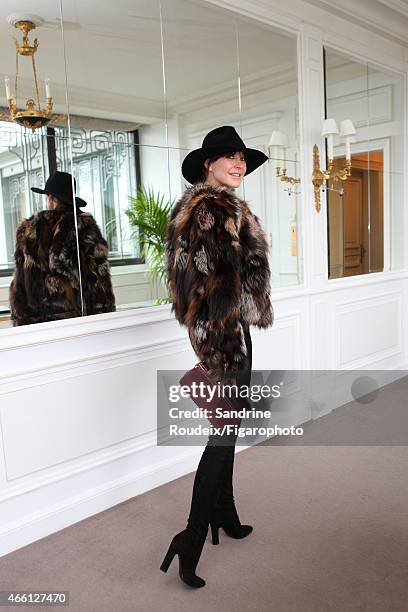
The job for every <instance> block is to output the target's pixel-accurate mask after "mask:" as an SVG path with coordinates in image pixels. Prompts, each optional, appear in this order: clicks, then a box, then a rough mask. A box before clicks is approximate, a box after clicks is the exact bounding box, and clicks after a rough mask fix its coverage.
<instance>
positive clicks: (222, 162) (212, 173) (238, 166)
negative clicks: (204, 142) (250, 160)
mask: <svg viewBox="0 0 408 612" xmlns="http://www.w3.org/2000/svg"><path fill="white" fill-rule="evenodd" d="M204 165H205V167H206V168H207V183H209V184H210V185H215V186H217V187H233V188H234V189H236V188H238V187H239V186H240V185H241V183H242V179H243V178H244V175H245V172H246V161H245V155H244V153H242V152H241V151H237V152H236V153H226V154H225V155H223V156H222V157H219V158H218V159H216V160H215V161H213V162H210V161H209V160H208V159H207V160H206V161H205V162H204Z"/></svg>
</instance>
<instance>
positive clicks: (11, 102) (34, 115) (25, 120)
mask: <svg viewBox="0 0 408 612" xmlns="http://www.w3.org/2000/svg"><path fill="white" fill-rule="evenodd" d="M8 22H9V23H10V24H11V25H13V26H14V27H15V28H17V29H18V30H20V31H21V33H22V36H23V38H22V42H21V43H19V42H18V40H17V39H16V38H14V43H15V45H16V76H15V85H14V94H12V93H11V88H10V79H9V78H8V76H6V77H5V79H4V84H5V87H6V97H7V103H8V107H9V111H10V112H9V114H8V115H6V114H4V113H1V114H0V118H1V119H3V120H5V121H14V122H15V123H18V124H19V125H22V126H23V127H25V128H27V129H31V130H32V131H33V132H34V131H35V130H37V129H38V128H40V127H43V126H45V125H47V124H48V123H49V122H50V121H51V120H52V119H54V120H55V119H65V115H54V114H53V112H52V109H53V103H52V97H51V88H50V80H49V79H45V81H44V85H45V95H46V98H47V105H46V107H45V108H41V104H40V94H39V90H38V80H37V67H36V64H35V53H36V51H37V49H38V40H37V38H35V39H34V41H33V42H32V44H31V42H30V40H29V33H30V32H31V30H34V29H35V28H36V27H37V26H38V25H41V24H42V23H44V21H43V19H41V17H38V16H37V15H10V16H9V17H8ZM20 55H21V56H23V57H31V65H32V70H33V74H34V82H35V95H33V97H31V98H28V100H27V101H26V108H25V109H24V110H22V109H19V108H18V106H17V85H18V59H19V56H20ZM34 98H35V99H34Z"/></svg>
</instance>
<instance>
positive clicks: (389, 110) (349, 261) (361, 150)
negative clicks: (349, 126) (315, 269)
mask: <svg viewBox="0 0 408 612" xmlns="http://www.w3.org/2000/svg"><path fill="white" fill-rule="evenodd" d="M325 75H326V108H327V117H330V118H334V119H335V120H336V122H337V124H338V125H340V123H341V121H343V120H344V119H351V120H352V121H353V123H354V125H355V127H356V130H357V134H356V136H354V138H353V139H352V144H351V161H352V169H351V176H350V177H349V178H348V179H347V180H346V181H344V182H343V183H341V182H339V181H337V182H333V181H330V182H329V188H328V191H327V205H328V207H327V208H328V238H329V278H339V277H343V276H354V275H359V274H368V273H371V272H382V271H384V270H389V269H397V268H399V267H401V266H402V261H403V249H404V245H403V242H402V232H400V231H398V226H400V227H401V224H402V222H403V172H402V168H403V163H404V147H403V133H404V130H403V116H404V110H403V109H404V100H405V94H404V80H403V77H402V76H400V75H398V74H395V73H391V72H384V71H382V70H378V69H376V68H374V67H372V66H368V65H367V64H364V63H360V62H357V61H355V60H353V59H351V58H349V57H348V56H345V55H342V54H340V53H337V52H335V51H333V50H331V49H325ZM335 145H336V146H335V147H334V163H335V169H340V168H343V167H344V164H345V147H344V143H343V142H341V140H340V139H339V140H338V142H337V143H335ZM391 211H392V214H391Z"/></svg>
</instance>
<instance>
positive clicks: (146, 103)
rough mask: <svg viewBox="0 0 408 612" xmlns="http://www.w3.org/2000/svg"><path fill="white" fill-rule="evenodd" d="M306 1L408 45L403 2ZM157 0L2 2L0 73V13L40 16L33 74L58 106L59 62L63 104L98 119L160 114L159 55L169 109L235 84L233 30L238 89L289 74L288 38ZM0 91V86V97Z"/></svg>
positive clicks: (191, 4) (8, 51) (8, 34)
mask: <svg viewBox="0 0 408 612" xmlns="http://www.w3.org/2000/svg"><path fill="white" fill-rule="evenodd" d="M307 1H308V2H309V3H310V4H313V5H315V6H319V7H321V8H324V9H325V10H327V11H329V12H330V13H332V14H336V15H341V16H345V17H348V18H350V17H352V18H353V19H354V21H355V22H356V23H360V24H362V25H364V26H365V27H367V28H370V29H372V30H373V31H378V32H381V33H382V35H385V36H388V37H389V38H392V39H393V40H398V41H399V42H402V43H403V44H406V45H408V0H341V2H339V1H338V0H307ZM161 5H162V21H161V20H160V9H159V6H160V5H159V2H158V1H157V0H114V1H112V0H62V1H61V3H60V0H36V2H35V4H34V3H33V2H32V0H1V3H0V41H1V42H0V50H1V55H0V57H1V61H0V78H1V73H3V74H7V73H8V74H9V75H10V76H13V75H14V73H15V48H14V43H13V41H12V37H13V36H14V35H15V34H16V31H15V30H14V28H12V27H11V26H10V25H9V24H8V23H7V20H6V18H7V16H8V15H10V14H12V13H16V12H23V13H24V12H29V13H32V12H35V13H36V14H38V15H39V16H41V17H42V18H43V19H44V20H45V23H44V25H43V26H41V27H40V28H38V30H37V32H36V35H37V36H38V39H39V42H40V46H39V50H38V53H37V63H38V74H39V78H40V79H43V78H44V77H45V76H48V77H49V78H50V79H51V82H52V86H53V93H54V99H55V101H56V103H57V107H58V108H57V110H59V111H62V112H64V108H63V107H64V100H65V62H66V63H67V66H68V89H69V99H70V103H71V110H72V109H73V110H74V111H76V112H80V113H82V114H86V113H87V112H89V111H90V110H94V111H95V113H96V111H97V110H98V109H99V110H98V112H99V116H114V115H115V112H116V114H117V117H116V118H119V116H120V117H123V118H127V119H129V120H131V119H135V118H137V119H138V120H139V121H146V122H148V121H155V120H157V119H158V118H163V117H164V113H165V109H164V88H163V85H164V82H163V57H162V52H163V53H164V66H165V85H166V99H167V103H168V109H170V110H171V109H172V108H185V107H186V105H187V104H189V103H190V102H191V101H193V100H194V99H195V100H197V99H200V96H201V95H206V96H208V95H211V93H212V92H214V95H218V94H219V93H220V92H221V91H224V90H225V91H227V90H228V91H229V92H233V91H237V75H238V64H237V38H236V36H237V32H238V48H239V59H240V74H241V77H242V85H243V91H244V92H245V86H246V83H248V84H249V86H250V85H251V83H254V82H256V79H258V81H259V82H261V80H262V81H264V82H265V83H268V82H269V81H271V82H273V80H274V79H275V78H277V79H279V78H281V75H282V74H283V73H284V74H285V75H286V79H288V78H292V77H293V80H294V81H295V80H296V44H295V39H294V38H292V37H290V36H287V35H285V34H283V33H282V32H281V31H274V30H271V29H270V28H267V27H264V26H263V25H262V24H260V23H258V22H254V21H251V20H249V19H247V20H245V19H243V18H242V19H241V18H238V17H236V16H234V15H232V14H231V13H228V12H226V11H224V10H221V9H219V8H216V7H214V6H212V5H209V4H207V3H205V2H203V0H161ZM34 6H35V9H34ZM61 8H62V12H61ZM61 16H62V19H63V25H64V27H63V32H62V31H61V27H60V21H61ZM161 29H162V31H163V49H162V40H161ZM63 36H64V40H65V47H64V44H63ZM64 51H65V57H64ZM20 65H21V75H22V77H23V79H22V93H23V94H24V93H25V91H24V85H25V87H26V91H31V89H32V83H31V82H30V80H26V81H24V77H26V79H30V78H31V72H30V62H29V60H28V59H27V58H21V59H20ZM288 74H289V77H288ZM2 90H3V88H2V86H1V85H0V95H1V99H2V100H3V104H4V102H5V97H4V93H3V91H2ZM1 99H0V103H1ZM78 109H79V111H78ZM107 109H110V111H111V114H110V115H107V114H105V111H106V110H107Z"/></svg>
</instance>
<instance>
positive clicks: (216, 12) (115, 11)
mask: <svg viewBox="0 0 408 612" xmlns="http://www.w3.org/2000/svg"><path fill="white" fill-rule="evenodd" d="M6 4H7V3H6ZM42 6H43V3H42V4H41V7H42ZM44 7H45V9H44V16H43V18H44V20H45V23H44V26H43V32H42V33H41V37H40V35H39V38H40V42H41V46H42V49H44V50H45V49H46V50H47V51H48V53H44V55H45V56H46V58H47V61H46V62H45V66H44V71H45V72H46V73H47V76H49V78H50V79H51V82H52V87H53V91H55V108H56V109H57V106H58V105H57V98H58V101H59V106H58V109H57V110H58V112H64V113H65V114H66V115H67V119H66V120H65V119H64V118H62V119H61V118H60V119H58V118H56V119H55V121H53V122H52V123H50V124H49V126H48V129H46V130H43V131H42V132H41V134H40V132H36V133H35V134H34V135H31V132H24V133H22V134H21V135H20V136H19V138H22V139H23V140H24V142H26V143H29V144H27V145H25V146H24V150H26V151H29V150H31V149H33V150H34V149H35V147H37V148H38V147H39V149H38V150H39V151H40V152H41V155H42V160H40V161H39V162H38V161H35V164H36V165H35V166H34V169H35V171H36V172H37V174H38V177H37V178H35V176H34V175H33V177H30V179H29V182H30V183H32V182H33V181H34V180H37V181H40V183H41V185H44V183H45V180H46V178H47V177H48V175H49V174H50V172H51V171H52V170H55V169H58V170H61V171H66V172H70V173H72V174H73V175H74V177H75V179H76V185H77V187H76V194H77V196H78V197H80V198H82V199H83V200H85V201H86V202H87V205H86V207H85V208H83V209H81V211H80V216H79V217H78V218H79V219H82V220H84V219H92V222H94V224H95V227H97V228H98V231H99V230H100V233H101V236H102V238H103V240H104V241H105V242H106V244H105V245H102V247H101V248H102V250H106V258H107V259H108V261H109V269H110V271H109V277H110V279H111V284H112V288H113V292H114V301H115V307H114V308H115V309H116V310H121V309H127V308H140V307H144V306H146V305H154V304H158V303H163V301H166V296H167V290H166V287H165V283H164V282H163V280H161V278H163V277H160V274H159V273H160V257H162V256H163V248H162V247H163V239H162V235H161V234H160V232H161V231H162V230H163V223H162V221H163V219H165V217H166V215H168V212H169V210H170V208H171V205H173V204H174V203H175V201H176V200H177V198H178V197H179V196H180V195H181V194H182V192H183V191H184V189H185V188H186V187H187V186H188V183H187V182H186V181H185V180H184V179H183V177H182V175H181V163H182V160H183V159H184V157H185V156H186V155H187V153H188V152H189V151H191V150H192V149H194V148H198V147H200V146H201V142H202V139H203V137H204V136H205V134H206V133H207V132H208V131H210V130H211V129H213V128H214V127H217V126H219V125H233V126H234V127H235V128H236V130H237V131H238V133H239V134H240V135H241V137H242V138H243V140H244V142H245V143H246V144H247V146H249V147H254V148H259V149H262V150H263V151H264V152H265V153H267V154H268V156H269V157H270V159H269V161H268V162H267V163H265V164H264V165H263V166H262V167H261V168H260V169H259V170H257V171H256V172H254V173H253V174H252V175H250V176H248V177H247V179H245V180H244V182H243V184H242V186H241V188H240V189H239V191H238V195H239V196H240V197H242V198H244V199H245V200H246V201H247V202H248V203H249V205H250V207H251V209H252V210H253V212H254V213H255V214H256V215H258V217H259V218H260V220H261V223H262V226H263V227H264V229H265V232H266V234H267V236H268V240H269V243H270V245H271V250H270V265H271V271H272V289H274V288H277V287H284V286H288V285H294V284H297V283H299V282H300V281H301V275H300V268H301V262H300V258H299V256H298V253H299V245H300V242H299V235H300V232H299V229H298V226H297V207H298V203H299V197H300V196H299V184H298V183H297V180H298V177H299V173H300V168H299V152H298V110H297V43H296V37H295V36H292V35H289V34H287V33H285V32H282V31H280V30H277V29H274V28H270V27H267V26H265V25H263V24H261V23H259V22H256V21H254V20H251V19H248V18H243V17H240V16H238V15H237V14H235V13H232V12H231V11H227V10H224V9H221V8H218V7H215V6H212V5H211V4H209V3H206V2H202V1H198V0H161V1H159V0H157V1H156V0H154V1H151V0H149V1H147V0H137V1H136V2H134V1H132V2H131V1H130V0H118V1H117V2H115V3H114V5H112V4H111V5H110V4H109V3H108V4H106V3H105V5H104V6H103V7H102V6H98V10H95V4H94V3H83V2H80V0H70V1H69V2H68V0H62V2H61V6H60V3H59V2H57V1H56V2H55V3H53V2H51V1H50V0H49V1H48V2H47V1H46V0H45V3H44ZM9 8H10V7H9ZM13 10H15V5H13ZM2 11H3V28H4V31H8V30H7V28H9V29H10V26H8V24H7V23H6V21H5V18H6V16H7V9H6V8H4V9H2ZM60 11H61V12H60ZM56 16H59V17H60V18H61V19H62V26H63V32H64V41H65V48H64V49H63V48H62V42H61V39H58V43H57V41H56V35H57V33H58V35H59V36H61V28H60V26H59V25H58V18H57V17H56ZM8 35H9V39H8V38H7V36H3V37H2V41H3V42H2V46H3V47H4V49H6V47H7V45H8V46H9V48H8V53H9V58H8V60H7V62H6V63H5V65H4V71H5V70H8V71H9V72H10V73H12V70H13V66H12V63H11V62H12V59H13V52H14V49H13V45H12V41H11V36H10V32H8ZM209 41H210V43H211V44H209ZM63 50H65V56H66V72H65V65H64V61H63ZM51 51H52V52H51ZM59 52H60V53H59ZM6 56H7V53H6V54H5V55H4V57H6ZM45 69H46V70H45ZM45 72H44V73H45ZM107 75H109V78H108V77H107ZM65 76H66V81H67V90H66V92H65V85H64V83H65ZM65 94H66V99H67V102H68V110H67V108H65V105H64V104H63V102H64V100H65ZM272 133H274V134H275V136H276V134H277V133H279V134H280V135H281V136H280V138H281V140H282V138H283V141H282V142H278V143H277V144H276V143H274V144H270V143H271V135H272ZM30 139H31V140H30ZM33 139H34V140H33ZM38 139H40V141H41V145H39V144H38V143H37V140H38ZM2 142H3V143H4V151H3V149H2V153H3V152H4V154H5V156H6V157H7V155H10V150H9V149H10V147H9V145H8V143H7V142H6V141H5V140H4V139H3V140H2ZM269 145H270V146H269ZM16 146H17V145H16ZM18 147H20V148H18ZM18 147H17V148H18V151H17V155H20V149H21V147H22V145H21V144H20V145H18ZM35 150H36V149H35ZM27 154H28V153H27ZM30 154H31V153H30ZM39 155H40V153H38V155H37V157H36V158H35V159H36V160H37V158H38V159H39V157H38V156H39ZM6 157H4V158H3V159H4V163H6ZM50 158H51V161H50ZM16 159H17V157H16ZM7 163H8V162H7ZM38 164H39V165H38ZM37 168H38V171H37ZM292 179H293V182H291V180H292ZM26 180H27V177H26ZM5 185H6V184H5ZM5 188H6V186H5ZM27 189H28V188H27ZM27 193H28V195H27V198H32V196H31V195H30V193H29V190H28V191H27ZM36 197H37V196H34V200H32V201H33V204H30V205H26V204H24V206H22V205H21V203H20V204H18V205H17V204H15V205H13V206H14V208H13V211H14V212H13V215H14V216H12V215H11V216H10V215H9V217H8V220H7V222H6V221H4V222H3V223H2V226H1V230H0V231H2V232H3V235H4V234H5V233H6V232H7V234H8V235H9V234H10V235H11V236H9V237H8V239H7V246H3V251H2V257H3V259H2V261H1V265H2V267H3V272H4V271H5V272H4V273H5V274H8V276H9V277H10V274H11V263H12V262H11V263H10V257H11V255H10V253H11V251H10V249H11V250H12V246H11V245H12V243H13V237H12V234H13V232H14V231H15V229H16V228H15V226H16V223H17V220H18V218H20V217H22V216H24V215H28V214H29V212H34V210H31V209H32V207H33V206H36V207H37V208H38V207H44V206H45V203H44V198H41V197H40V198H37V199H35V198H36ZM30 202H31V200H30ZM34 202H35V203H34ZM18 206H20V209H21V210H20V212H16V210H15V209H16V207H17V208H18ZM30 207H31V208H30ZM141 211H142V212H141ZM143 211H144V212H143ZM147 213H148V214H149V215H150V219H148V221H149V222H150V225H153V227H151V228H150V229H151V231H152V232H153V233H154V232H156V234H157V236H156V247H155V248H154V249H153V250H150V251H149V250H146V244H147V239H146V236H147V233H146V232H148V231H150V230H149V227H148V226H147V225H146V224H145V226H144V228H142V226H141V218H140V214H147ZM81 214H82V215H86V217H84V216H82V217H81ZM11 218H12V219H13V221H12V220H11ZM144 221H145V222H146V218H144ZM13 224H14V225H13ZM6 227H7V229H6ZM95 231H96V230H95ZM5 244H6V241H5ZM78 244H79V250H80V252H79V254H77V255H79V256H80V257H79V267H81V265H82V267H83V268H86V265H85V264H86V257H87V256H88V255H87V254H86V249H87V247H86V245H85V244H84V243H83V238H82V237H81V236H80V235H79V236H78ZM158 261H159V265H158V266H157V265H156V266H155V265H154V264H157V262H158ZM84 262H85V263H84ZM105 263H106V262H104V261H102V260H101V261H98V263H97V264H95V262H94V263H93V264H92V265H97V268H95V269H98V270H99V269H101V270H104V269H105V268H106V267H107V265H105ZM99 266H101V267H100V268H99ZM152 267H153V268H155V269H156V272H157V270H158V273H156V274H152ZM153 272H154V270H153ZM88 276H89V275H88V273H87V272H86V270H82V273H81V284H82V285H83V287H82V293H81V297H82V308H83V311H82V312H83V314H90V313H94V312H107V311H109V312H110V311H111V310H113V309H114V308H112V300H108V301H109V304H110V305H109V306H106V309H105V306H104V305H103V304H101V303H100V300H99V301H98V304H99V306H98V307H96V306H95V304H94V305H93V306H92V305H90V304H89V303H88V302H89V300H88V298H89V296H88V297H87V298H86V299H85V295H84V292H85V290H87V287H88V280H89V279H88ZM4 278H5V277H4ZM9 280H10V278H8V279H7V281H6V280H4V283H3V285H2V287H1V292H2V293H1V294H0V295H1V303H2V305H3V307H4V309H5V310H7V303H8V297H7V294H8V285H7V282H8V281H9ZM94 306H95V308H94Z"/></svg>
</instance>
